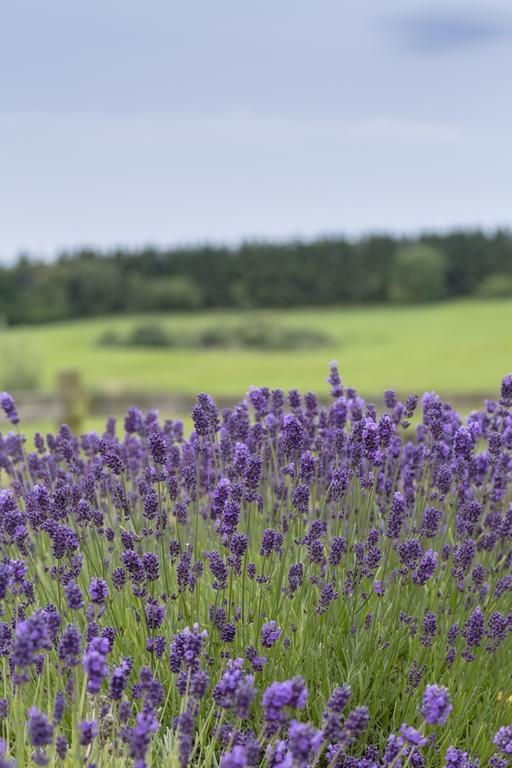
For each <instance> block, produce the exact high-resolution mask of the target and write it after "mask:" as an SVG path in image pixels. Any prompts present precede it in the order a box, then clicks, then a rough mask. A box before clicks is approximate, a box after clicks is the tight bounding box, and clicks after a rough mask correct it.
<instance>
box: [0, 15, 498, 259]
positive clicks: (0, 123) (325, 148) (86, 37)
mask: <svg viewBox="0 0 512 768" xmlns="http://www.w3.org/2000/svg"><path fill="white" fill-rule="evenodd" d="M511 43H512V4H511V3H510V0H480V1H479V2H475V1H474V0H443V1H442V2H437V0H386V2H379V0H357V2H353V0H347V1H346V0H258V1H257V2H255V1H254V0H253V1H252V2H249V0H181V2H176V1H175V0H144V1H143V2H142V1H141V2H135V1H134V0H44V2H41V0H0V259H1V260H3V261H9V260H11V259H13V258H14V257H16V256H17V255H18V254H19V253H21V252H28V253H30V254H32V255H33V256H37V257H43V258H50V257H51V256H52V255H55V254H56V253H57V252H59V251H61V250H62V249H74V248H77V247H80V246H94V247H98V248H104V249H108V248H111V247H117V246H127V247H138V246H142V245H146V244H154V245H159V246H172V245H181V244H195V243H199V242H205V241H210V242H223V243H232V244H236V243H237V242H239V241H240V240H242V239H255V238H256V239H279V240H282V239H286V238H291V237H293V238H295V237H303V238H312V237H315V236H319V235H320V236H323V235H329V236H331V235H336V234H344V235H348V236H357V235H359V234H361V233H368V232H377V231H379V232H382V231H387V232H399V233H404V232H416V231H418V230H425V229H428V230H432V229H442V230H446V229H448V228H452V227H465V228H471V227H476V226H481V227H485V228H493V227H496V226H505V227H508V226H510V224H511V216H512V184H511V182H512V142H511V140H510V130H511V129H510V125H511V124H512V99H511V98H510V83H511V80H512V45H511Z"/></svg>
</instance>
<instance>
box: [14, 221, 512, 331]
mask: <svg viewBox="0 0 512 768" xmlns="http://www.w3.org/2000/svg"><path fill="white" fill-rule="evenodd" d="M470 295H480V296H487V297H493V296H512V233H511V232H508V231H505V230H499V231H496V232H493V233H486V232H482V231H471V232H468V231H460V232H451V233H447V234H424V235H421V236H418V237H416V238H400V237H393V236H387V235H382V236H381V235H374V236H368V237H363V238H360V239H359V240H356V241H352V240H349V239H346V238H341V237H340V238H325V239H318V240H315V241H313V242H303V241H293V242H287V243H272V242H246V243H242V244H241V245H239V246H238V247H236V248H229V247H223V246H211V245H205V246H198V247H190V248H173V249H160V248H149V247H148V248H143V249H140V250H112V251H108V252H100V251H96V250H91V249H82V250H78V251H74V252H69V253H62V254H60V255H59V256H58V257H57V258H56V259H55V260H54V261H52V262H50V263H48V262H43V261H41V260H38V259H36V258H31V257H27V256H23V257H20V258H19V259H18V261H17V262H16V263H15V264H13V265H10V266H3V267H1V268H0V313H1V314H2V317H3V319H4V322H6V323H8V324H12V325H15V324H20V323H40V322H47V321H54V320H65V319H71V318H79V317H89V316H93V315H102V314H111V313H121V312H150V311H167V310H196V309H210V308H218V307H219V308H220V307H233V308H236V307H238V308H247V309H250V308H255V307H297V306H325V305H334V304H358V303H383V302H393V303H415V302H425V301H436V300H441V299H445V298H449V297H458V296H470Z"/></svg>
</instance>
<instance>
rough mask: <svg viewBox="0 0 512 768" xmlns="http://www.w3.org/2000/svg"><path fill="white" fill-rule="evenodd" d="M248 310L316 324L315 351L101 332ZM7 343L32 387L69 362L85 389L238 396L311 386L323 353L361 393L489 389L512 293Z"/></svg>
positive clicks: (78, 329)
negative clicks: (29, 370) (203, 345)
mask: <svg viewBox="0 0 512 768" xmlns="http://www.w3.org/2000/svg"><path fill="white" fill-rule="evenodd" d="M241 317H244V318H245V322H247V320H250V319H251V318H254V319H255V321H261V320H263V321H265V322H270V323H276V324H280V325H281V326H291V327H293V326H295V327H300V328H307V329H314V330H320V331H323V332H325V333H326V334H328V336H329V343H328V344H326V345H325V346H322V347H320V348H318V349H308V350H299V351H290V352H286V351H259V350H258V351H257V350H245V349H244V350H242V349H228V350H219V349H209V350H197V349H180V348H173V349H154V348H153V349H146V348H140V347H139V348H122V347H121V348H119V347H118V348H113V347H105V346H101V345H99V344H98V339H99V338H100V337H101V335H102V334H103V333H105V331H106V330H108V331H114V332H117V333H125V332H127V331H129V330H130V329H131V328H133V327H134V326H136V325H137V324H140V323H143V322H156V323H159V324H161V325H162V326H163V327H165V328H166V329H170V330H171V331H172V332H173V333H175V334H176V333H180V332H184V333H186V332H190V331H191V330H194V329H199V328H205V327H207V326H208V325H211V324H216V325H219V324H226V325H228V324H236V323H237V322H240V319H241ZM0 338H2V339H3V342H4V343H7V344H8V346H9V349H10V350H11V353H10V354H11V355H12V349H13V348H14V349H15V350H16V353H17V354H18V355H22V356H29V357H30V358H31V359H33V360H34V361H35V363H36V364H37V367H38V369H39V375H38V381H37V388H38V389H41V390H45V391H49V390H52V389H53V387H54V384H55V379H56V375H57V373H58V371H60V370H62V369H63V368H76V369H78V370H79V371H80V372H81V375H82V378H83V382H84V386H85V387H86V388H87V389H89V390H102V391H108V392H113V393H115V392H141V391H144V392H145V391H155V392H176V393H184V394H195V393H197V392H198V391H203V390H205V389H206V390H207V391H208V392H209V393H211V394H212V395H214V396H215V395H217V396H218V395H226V396H233V397H238V396H240V395H242V394H243V393H244V392H245V391H246V390H247V388H248V386H249V385H255V386H258V385H267V386H270V387H282V388H283V389H287V388H289V387H292V386H294V387H296V388H298V389H301V390H303V391H307V390H308V389H318V382H319V381H321V380H322V378H323V377H324V376H325V370H326V364H327V362H328V361H329V360H331V359H336V360H338V361H339V363H340V369H341V371H342V375H343V378H344V380H345V381H346V382H349V383H350V382H357V385H358V389H359V391H361V392H362V393H364V394H366V395H370V396H373V395H376V394H379V393H381V392H382V391H383V390H384V389H385V388H387V387H393V386H394V387H396V388H397V389H398V390H399V391H401V392H404V391H407V390H410V391H416V392H421V391H424V390H429V389H436V390H438V391H439V392H441V393H443V394H448V395H450V394H473V393H474V394H481V393H483V394H487V393H493V392H494V390H495V388H496V382H497V381H499V380H500V379H501V377H502V376H503V374H504V373H505V372H506V371H507V370H508V369H509V368H510V365H511V362H512V301H492V302H491V301H489V302H487V301H457V302H447V303H442V304H431V305H423V306H414V307H357V308H329V309H315V310H311V309H307V310H301V311H297V310H293V311H286V310H282V311H267V310H260V311H254V312H248V313H240V312H239V311H238V312H228V311H224V312H210V313H204V312H201V313H196V314H186V313H180V314H167V315H152V316H146V317H144V316H140V315H132V316H123V317H112V318H98V319H91V320H84V321H75V322H66V323H62V324H60V323H59V324H51V325H41V326H26V327H23V326H20V327H15V328H12V329H5V330H4V331H2V334H1V337H0Z"/></svg>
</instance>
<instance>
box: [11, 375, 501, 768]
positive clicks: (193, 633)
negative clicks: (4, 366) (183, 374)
mask: <svg viewBox="0 0 512 768" xmlns="http://www.w3.org/2000/svg"><path fill="white" fill-rule="evenodd" d="M319 383H321V382H319ZM324 387H325V385H324ZM327 387H328V391H329V390H330V392H331V395H332V397H331V400H330V405H329V406H328V407H320V406H319V404H318V401H317V398H316V396H315V394H313V393H311V392H308V393H306V394H299V392H298V391H296V390H290V391H289V392H288V393H287V394H285V393H283V392H282V391H281V390H278V389H274V390H269V389H266V388H264V387H261V388H252V389H251V390H250V391H249V392H248V394H247V396H246V397H245V399H244V400H243V401H242V402H240V403H239V404H238V405H236V406H235V407H233V408H230V409H226V410H224V411H223V412H222V413H220V412H219V410H218V409H217V407H216V405H215V402H214V400H213V399H212V398H211V397H209V396H208V395H206V394H201V395H198V397H197V401H196V404H195V406H194V408H193V411H192V423H193V431H192V432H191V433H190V434H189V435H185V434H184V430H183V425H182V424H181V422H179V421H171V420H167V421H165V422H162V421H159V417H158V414H157V413H156V412H149V413H147V414H142V413H140V412H139V411H138V410H137V409H135V408H132V409H130V410H129V411H128V413H127V414H126V417H125V420H124V423H116V422H115V421H114V420H113V419H111V420H109V421H108V423H107V424H106V426H105V430H104V432H103V433H102V434H97V433H89V434H84V435H80V436H79V435H73V434H72V433H71V431H70V430H69V428H67V427H66V426H62V427H60V429H59V430H58V432H57V434H55V435H44V436H43V435H40V434H36V436H35V439H34V444H30V443H29V442H28V441H26V440H25V439H24V437H23V434H22V425H20V424H19V418H18V413H17V410H16V405H15V402H14V400H13V399H12V398H11V396H10V395H9V394H7V393H4V394H3V395H2V397H1V405H2V408H3V411H4V414H5V428H4V429H3V430H2V433H1V437H0V476H1V491H0V536H1V550H2V552H1V554H2V557H1V563H0V601H1V603H0V604H1V616H0V622H1V623H0V655H1V684H0V699H1V700H0V718H1V719H0V736H1V739H2V741H1V756H0V766H2V768H6V767H7V766H18V768H22V767H23V766H29V765H40V766H44V765H50V766H62V767H63V768H65V767H69V768H71V766H88V768H100V767H103V766H104V767H105V768H121V766H122V767H123V768H124V766H135V767H136V768H144V767H145V766H155V767H156V766H169V767H174V766H180V767H181V768H185V766H204V767H205V768H214V767H215V768H246V767H247V766H254V767H255V768H256V767H257V766H261V767H263V766H266V767H267V768H278V767H279V768H307V767H311V768H325V767H326V766H327V767H328V768H381V767H382V768H409V767H411V768H423V767H425V768H431V767H432V768H437V767H439V768H441V767H444V768H477V766H480V767H481V768H485V767H486V766H489V768H505V766H506V765H507V764H508V761H509V759H510V757H511V756H512V677H511V673H512V652H511V650H512V643H511V640H512V635H511V632H512V504H511V502H512V374H510V375H507V376H505V378H504V379H503V381H502V383H501V388H500V385H499V382H497V391H496V396H495V400H493V401H486V402H485V403H482V406H481V410H479V411H474V412H472V413H470V414H469V415H468V416H464V417H462V416H460V415H459V414H458V413H456V412H455V411H454V410H453V409H452V408H451V407H450V405H448V404H446V403H444V402H442V401H441V400H440V398H439V397H438V396H437V395H436V394H434V393H427V394H425V395H423V397H420V398H418V397H416V396H415V395H410V396H409V397H407V399H404V401H403V402H401V401H400V400H399V399H398V398H397V396H396V395H395V393H394V392H393V391H392V390H388V391H386V392H385V395H384V402H385V407H384V409H383V411H382V412H381V413H377V409H376V408H375V407H374V406H373V405H372V404H371V403H368V402H364V401H363V400H362V398H360V397H359V396H358V394H357V392H356V391H355V390H354V389H352V388H350V387H347V386H346V385H345V384H344V382H342V380H341V378H340V375H339V373H338V369H337V367H336V365H335V364H332V366H331V369H330V373H329V376H328V379H327ZM323 391H324V389H322V393H323Z"/></svg>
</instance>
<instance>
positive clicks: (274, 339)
mask: <svg viewBox="0 0 512 768" xmlns="http://www.w3.org/2000/svg"><path fill="white" fill-rule="evenodd" d="M329 342H330V338H329V336H328V335H327V334H325V333H323V332H322V331H314V330H311V329H308V328H287V327H283V326H278V325H275V324H273V323H266V322H263V321H261V320H258V321H252V320H247V321H245V322H243V323H239V324H237V325H211V326H208V327H206V328H203V329H200V330H197V331H195V332H189V333H183V332H180V333H173V332H171V331H168V330H167V329H166V328H164V326H162V325H159V324H158V323H149V324H145V325H137V326H135V327H134V328H133V329H132V330H131V331H130V332H129V333H128V334H127V335H126V336H122V335H121V334H118V333H115V332H114V331H106V332H105V333H104V334H102V335H101V336H100V337H99V339H98V344H100V345H101V346H109V347H164V348H176V347H180V348H183V349H260V350H261V349H264V350H269V351H272V350H274V351H278V350H287V351H292V350H298V349H318V347H323V346H326V345H327V344H328V343H329Z"/></svg>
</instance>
